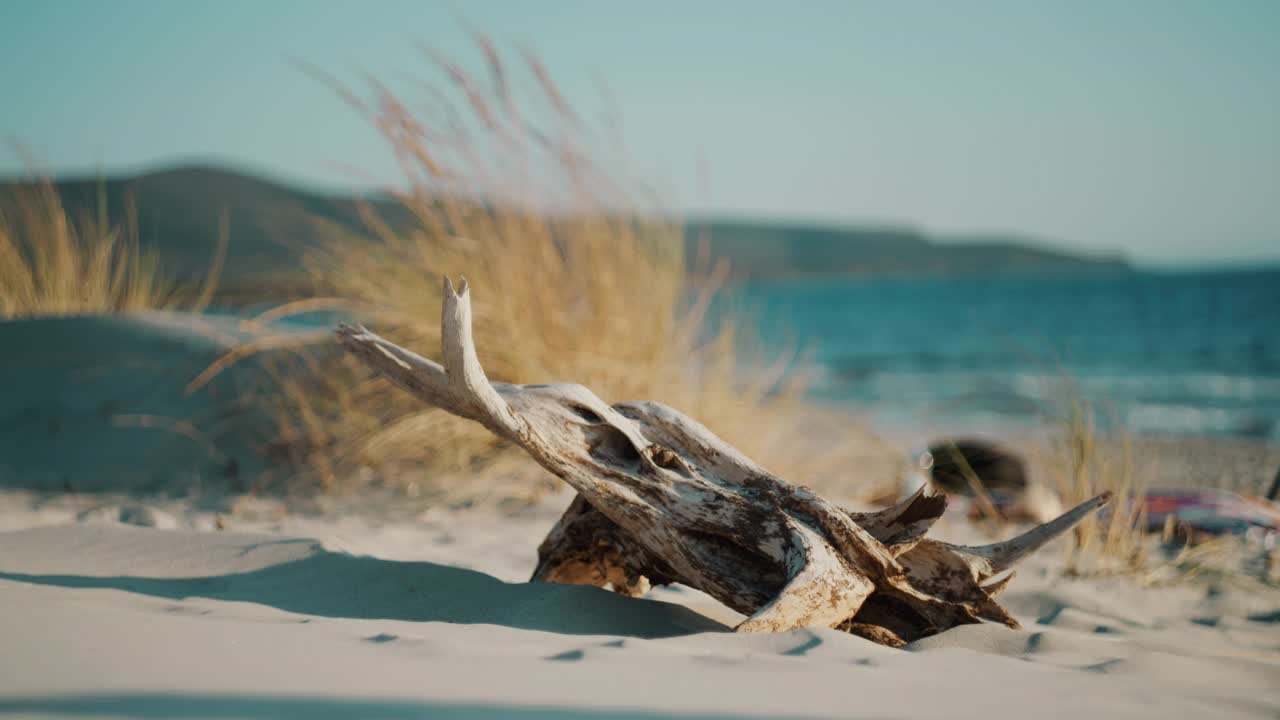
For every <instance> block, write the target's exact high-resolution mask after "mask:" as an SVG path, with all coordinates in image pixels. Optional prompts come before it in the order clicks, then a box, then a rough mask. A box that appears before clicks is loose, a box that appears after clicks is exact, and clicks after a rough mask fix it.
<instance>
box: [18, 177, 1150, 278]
mask: <svg viewBox="0 0 1280 720" xmlns="http://www.w3.org/2000/svg"><path fill="white" fill-rule="evenodd" d="M22 185H23V183H22V182H20V181H7V182H5V181H0V208H3V203H5V202H9V201H11V199H12V197H13V196H14V194H15V193H14V191H15V189H18V188H20V187H22ZM55 185H56V186H57V188H58V190H59V192H60V193H61V194H62V198H63V202H64V204H65V205H66V206H67V208H68V209H69V210H70V211H72V212H74V213H82V212H83V213H90V214H93V213H96V211H97V208H98V204H99V199H100V198H104V199H105V200H106V204H107V209H108V212H109V213H110V216H111V217H112V218H123V217H125V213H126V212H127V211H128V210H129V208H130V207H131V206H132V207H133V208H136V212H137V218H138V227H139V233H140V235H141V239H142V242H143V244H144V245H145V246H148V247H153V248H155V249H156V250H157V251H158V252H159V254H160V256H161V258H162V261H163V263H164V265H165V267H166V268H167V269H168V270H169V271H170V272H172V273H174V274H176V275H178V276H180V277H198V276H201V275H202V274H203V273H204V271H205V268H206V267H207V265H208V262H209V259H210V258H211V257H212V256H213V253H214V249H215V247H216V245H217V241H218V227H219V218H220V216H221V215H222V213H223V212H224V211H225V213H226V214H227V217H228V220H229V230H230V246H229V251H228V259H227V265H226V270H225V272H224V275H223V277H224V281H223V285H224V287H226V286H230V287H235V286H238V285H260V284H262V283H268V282H273V281H278V282H287V280H288V278H289V277H290V276H296V275H297V274H298V272H299V271H300V269H301V260H300V258H301V254H302V251H303V250H304V248H305V247H306V246H307V245H308V244H309V243H311V242H314V241H315V240H316V239H317V238H318V237H320V236H321V235H322V234H324V233H326V232H332V231H333V230H334V229H335V228H337V229H339V230H348V231H354V232H361V231H362V230H363V221H362V220H361V219H360V215H359V211H358V201H359V198H358V197H356V196H353V195H348V196H342V195H327V194H321V193H315V192H309V191H305V190H300V189H297V188H292V187H287V186H285V185H283V184H280V183H276V182H272V181H268V180H264V179H262V178H258V177H253V176H250V175H245V174H241V173H236V172H231V171H227V170H223V169H217V168H210V167H182V168H175V169H169V170H163V171H157V172H150V173H145V174H141V175H136V176H129V177H115V178H107V179H104V180H98V179H84V178H81V179H64V180H59V181H58V182H56V183H55ZM371 202H373V203H374V205H375V206H376V207H377V210H378V211H379V213H380V214H381V215H382V216H383V217H384V219H386V220H387V221H388V222H389V223H391V224H392V225H393V226H394V225H396V224H399V223H407V222H410V216H409V215H408V213H407V212H406V211H404V210H403V209H402V208H400V207H399V206H398V205H395V204H394V203H390V202H386V201H378V200H371ZM704 238H705V239H706V240H707V244H706V246H707V248H708V249H709V251H710V254H711V255H712V256H715V257H720V256H724V257H727V258H729V260H730V262H731V264H732V267H733V268H734V271H735V273H736V274H739V275H748V276H779V275H803V274H814V273H822V274H841V273H860V274H866V273H957V272H975V271H994V272H1024V271H1078V270H1116V269H1123V268H1126V267H1128V266H1127V264H1126V263H1125V262H1124V261H1123V260H1121V259H1119V258H1089V257H1084V256H1080V255H1073V254H1070V253H1067V252H1065V251H1057V250H1052V249H1048V248H1045V247H1040V246H1038V245H1037V244H1035V243H1033V242H1032V241H1029V240H1026V239H1024V238H997V237H990V238H982V237H974V238H965V239H963V240H959V241H953V242H944V241H939V240H937V239H935V238H930V237H926V236H924V235H923V234H921V233H919V232H916V231H914V230H910V229H902V228H865V227H864V228H858V227H844V228H834V227H832V228H822V227H807V226H804V225H801V224H791V223H776V222H753V221H745V220H724V219H712V220H707V221H696V222H692V223H690V227H689V230H688V240H689V242H688V243H687V248H688V255H689V257H690V258H691V259H692V258H694V257H695V256H696V254H697V253H698V247H699V241H700V240H701V239H704Z"/></svg>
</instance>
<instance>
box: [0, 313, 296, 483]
mask: <svg viewBox="0 0 1280 720" xmlns="http://www.w3.org/2000/svg"><path fill="white" fill-rule="evenodd" d="M281 329H282V330H288V329H289V328H288V327H282V328H281ZM250 337H251V335H250V333H249V332H248V331H246V329H245V328H243V327H242V326H241V323H240V320H239V319H238V318H235V317H231V316H219V315H193V314H190V313H169V312H147V313H132V314H125V315H104V316H89V317H54V318H36V319H28V320H13V321H8V322H0V348H4V352H0V486H7V487H24V488H32V489H39V490H56V491H73V492H85V491H89V492H100V491H105V490H114V491H118V492H123V491H141V492H148V493H176V494H189V493H192V492H199V491H204V490H228V489H231V490H234V489H240V488H243V487H247V486H248V484H249V483H250V482H251V481H252V479H253V477H255V475H256V474H257V473H259V472H260V471H261V470H262V469H263V468H262V461H261V459H260V455H259V453H258V452H256V451H257V449H258V443H260V442H261V438H263V437H266V435H265V434H264V433H263V432H262V425H261V423H262V422H264V419H263V418H262V417H260V416H258V415H257V412H256V410H255V408H253V407H252V406H246V403H244V402H243V399H244V391H245V390H246V388H248V387H249V385H248V384H249V383H252V382H254V381H255V380H256V379H260V378H261V376H259V375H254V374H253V373H254V371H255V369H256V368H255V365H254V362H253V361H246V362H244V363H243V364H241V365H239V366H236V367H234V368H233V369H232V370H230V371H228V372H226V373H224V374H222V375H220V376H219V377H218V378H217V379H216V381H215V382H213V383H211V384H210V385H208V386H206V387H204V388H201V389H200V390H199V391H198V392H193V393H187V392H186V387H187V385H188V383H190V382H191V380H192V379H193V378H195V377H196V376H197V375H198V374H199V373H200V372H201V370H203V369H204V368H206V367H208V366H209V364H210V363H212V362H213V361H214V360H215V359H217V358H218V357H220V356H222V355H223V354H224V353H226V351H227V350H228V349H230V348H231V347H232V346H233V345H235V344H236V343H238V342H241V341H244V340H246V339H249V338H250Z"/></svg>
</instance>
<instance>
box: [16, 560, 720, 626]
mask: <svg viewBox="0 0 1280 720" xmlns="http://www.w3.org/2000/svg"><path fill="white" fill-rule="evenodd" d="M284 542H307V543H310V549H309V552H306V553H304V555H303V557H297V556H296V555H295V556H294V557H293V558H291V559H289V560H286V561H283V562H279V563H276V564H273V565H269V566H267V567H264V568H261V569H258V570H254V571H251V572H243V573H231V574H225V575H214V576H208V577H183V578H163V577H160V578H156V577H136V576H122V575H117V576H105V577H95V576H92V575H71V574H64V575H39V574H26V573H14V572H0V580H11V581H15V582H23V583H32V584H38V585H47V586H53V587H64V588H107V589H114V590H123V591H126V592H133V593H141V594H144V595H152V596H155V597H162V598H168V599H172V600H181V599H184V598H209V599H212V600H225V601H232V602H247V603H257V604H260V605H268V606H271V607H274V608H277V609H279V610H283V611H285V612H290V613H297V614H299V615H311V616H317V617H331V618H352V619H369V620H372V619H378V620H405V621H412V622H450V623H462V624H491V625H503V626H506V627H511V628H518V629H523V630H541V631H546V632H556V633H565V634H573V635H623V636H628V637H638V638H661V637H673V636H680V635H690V634H693V633H698V632H724V631H728V630H729V628H727V627H726V626H724V625H722V624H720V623H718V622H716V621H714V620H711V619H709V618H707V617H705V616H703V615H700V614H698V613H696V612H694V611H693V610H690V609H689V608H686V607H683V606H680V605H675V604H672V603H665V602H658V601H654V600H637V599H633V598H627V597H623V596H621V595H617V594H615V593H612V592H609V591H606V590H601V589H599V588H593V587H585V586H577V585H553V584H546V583H505V582H502V581H501V580H498V579H497V578H494V577H492V576H489V575H485V574H484V573H480V572H476V571H474V570H466V569H463V568H457V567H451V566H448V565H438V564H436V563H430V562H399V561H392V560H381V559H378V558H371V557H357V556H352V555H347V554H345V553H337V552H330V551H327V550H325V549H323V548H322V547H320V545H319V544H318V543H314V542H312V541H296V540H295V541H284ZM263 544H269V543H261V544H258V545H250V546H248V549H247V550H246V552H248V550H252V549H253V548H255V547H260V546H261V545H263Z"/></svg>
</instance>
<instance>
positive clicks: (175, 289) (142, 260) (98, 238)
mask: <svg viewBox="0 0 1280 720" xmlns="http://www.w3.org/2000/svg"><path fill="white" fill-rule="evenodd" d="M105 207H106V203H105V201H102V202H100V208H99V211H98V213H97V214H96V215H90V214H88V213H86V214H84V215H79V216H76V215H72V214H71V213H70V212H68V211H67V210H66V208H65V207H64V206H63V204H62V200H61V198H60V197H59V196H58V192H57V189H56V188H55V187H54V185H53V183H52V182H51V181H49V180H48V179H43V178H41V179H36V180H33V181H31V182H28V183H24V184H22V185H21V186H18V185H15V186H13V189H12V190H11V191H9V192H7V193H6V197H5V198H4V202H2V203H0V319H9V318H25V317H40V316H51V315H52V316H57V315H87V314H104V313H118V312H131V311H140V310H156V309H168V308H174V307H183V308H186V309H189V310H201V309H203V308H205V307H206V306H207V305H208V304H209V302H210V300H211V299H212V297H213V292H214V288H215V287H216V285H217V280H218V274H219V271H220V269H221V264H222V258H223V257H224V254H225V249H226V245H225V237H226V233H225V231H224V232H223V238H224V241H223V243H222V244H221V245H220V247H219V251H218V254H217V256H216V257H215V258H214V261H213V263H212V265H211V267H210V271H209V273H208V275H207V276H206V278H205V280H204V281H203V283H202V284H200V285H199V286H198V287H196V288H189V287H183V286H181V285H179V284H178V283H176V282H174V281H173V280H171V279H169V278H168V277H166V276H165V274H164V273H163V272H162V269H161V267H160V263H159V261H158V260H157V258H156V256H155V254H154V253H152V252H149V251H145V250H143V249H142V248H141V246H140V243H139V240H138V227H137V218H136V217H135V216H134V215H133V214H132V213H129V214H128V215H127V216H126V217H125V218H123V219H118V220H113V219H111V218H108V217H107V213H106V209H105Z"/></svg>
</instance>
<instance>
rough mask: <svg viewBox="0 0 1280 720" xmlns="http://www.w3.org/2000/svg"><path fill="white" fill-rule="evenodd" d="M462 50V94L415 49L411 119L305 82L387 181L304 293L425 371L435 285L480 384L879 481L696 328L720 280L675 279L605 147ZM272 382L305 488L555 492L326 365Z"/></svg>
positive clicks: (678, 259) (555, 98)
mask: <svg viewBox="0 0 1280 720" xmlns="http://www.w3.org/2000/svg"><path fill="white" fill-rule="evenodd" d="M476 41H477V45H478V47H479V49H480V50H481V52H482V53H483V56H484V58H485V67H486V70H487V72H486V73H485V74H484V75H483V76H481V75H477V74H475V73H472V72H469V71H468V70H466V69H464V68H463V66H461V65H459V64H457V63H454V62H452V61H451V60H449V59H447V58H443V57H441V56H439V55H437V54H435V53H434V52H432V51H430V50H429V49H424V51H423V52H424V53H425V55H426V56H427V58H428V60H429V62H430V64H431V65H432V67H433V68H434V70H435V71H437V72H438V74H439V76H440V78H441V79H442V80H443V84H442V86H436V85H427V86H425V92H424V93H423V95H424V96H425V101H424V102H423V103H422V104H411V103H410V102H409V101H408V100H406V99H405V98H404V97H403V96H402V95H401V94H399V93H397V92H396V91H393V90H392V89H391V88H389V87H388V86H386V85H384V84H383V83H381V82H379V81H377V80H375V79H371V78H366V80H365V81H364V82H363V83H362V84H360V85H359V86H358V87H353V86H350V85H347V84H344V83H340V82H338V81H336V80H335V79H334V78H332V77H330V76H328V75H324V74H322V73H317V74H318V75H319V76H320V77H321V78H322V79H323V80H324V81H325V82H327V83H329V84H330V85H331V86H332V87H334V88H335V89H336V91H337V92H338V93H339V94H340V95H341V96H342V97H343V98H344V99H345V100H346V101H347V103H348V104H349V105H350V106H352V107H353V108H355V109H356V110H357V111H358V112H359V113H360V114H362V115H363V116H364V117H365V118H366V119H367V120H368V121H369V122H370V124H371V125H372V126H373V127H374V128H376V129H377V130H378V132H379V133H380V134H381V136H382V137H383V139H384V140H385V141H386V144H387V147H388V148H389V149H390V150H391V151H392V153H393V155H394V157H395V158H396V159H397V160H398V162H399V163H400V167H401V169H402V171H403V176H404V182H403V183H401V184H398V185H396V186H394V187H388V188H386V190H385V191H386V193H387V194H388V195H390V196H391V197H393V198H394V199H395V200H396V201H398V202H397V204H398V210H397V211H396V213H395V214H396V215H397V217H387V216H386V214H385V213H384V214H379V213H377V212H375V211H374V210H373V208H372V207H371V206H366V207H365V209H364V214H365V218H364V219H365V224H366V225H367V228H368V234H367V236H365V237H339V238H334V239H332V240H330V241H328V242H325V243H323V244H321V245H320V246H319V247H317V248H315V250H314V251H313V252H312V253H311V254H310V255H309V257H308V261H307V264H308V267H309V269H310V270H311V272H312V274H313V277H314V279H315V282H316V285H317V288H318V291H319V292H321V293H322V294H324V295H327V296H334V297H338V298H343V299H346V300H347V301H349V302H351V303H353V305H354V306H357V307H360V308H362V310H361V311H360V313H359V314H360V315H361V319H362V320H363V321H364V322H366V323H367V324H369V325H370V326H371V327H372V328H373V329H374V330H376V331H377V332H378V333H380V334H382V335H384V336H386V337H388V338H389V339H391V340H393V341H394V342H396V343H398V344H400V345H403V346H405V347H409V348H412V349H415V350H417V351H419V352H423V353H425V354H428V355H435V354H436V353H438V348H439V346H440V338H439V322H440V283H441V278H442V277H443V276H446V275H452V276H454V277H456V276H458V275H463V276H465V277H466V278H467V280H468V282H469V283H470V284H471V286H472V288H473V289H474V295H473V296H474V298H475V317H474V326H475V327H474V332H475V340H476V347H477V348H478V351H479V354H480V360H481V362H482V363H483V364H484V366H485V369H486V372H487V373H488V374H489V376H490V378H491V379H493V380H497V381H505V382H517V383H537V382H556V381H569V382H579V383H582V384H583V385H586V386H587V387H589V388H590V389H591V390H593V391H594V392H596V394H598V395H599V396H600V397H602V398H603V399H605V400H606V401H608V402H617V401H624V400H636V399H651V400H657V401H661V402H665V403H668V404H670V405H672V406H674V407H676V408H678V409H680V410H682V411H684V412H686V413H688V414H690V415H692V416H694V417H697V418H698V419H700V420H701V421H703V422H704V423H705V424H707V425H708V426H709V427H710V428H712V429H713V430H714V431H716V432H717V433H719V434H721V435H722V436H724V437H725V438H726V439H728V440H730V441H731V442H734V443H736V444H738V445H739V446H740V447H742V449H743V450H744V451H746V452H747V453H748V454H749V455H752V456H753V457H755V458H756V459H758V460H760V461H761V462H763V463H765V464H766V465H767V466H771V467H772V468H774V469H775V470H776V471H778V472H780V473H782V474H784V476H787V477H791V478H793V479H795V480H797V481H801V482H806V481H807V482H815V481H817V482H825V483H826V484H827V485H828V486H831V485H832V484H835V483H839V482H843V484H844V486H845V488H846V489H850V488H865V487H867V486H871V485H875V484H877V483H878V484H879V485H880V486H881V487H883V486H884V485H886V484H892V483H894V482H895V481H896V476H895V475H894V474H895V473H896V472H898V471H899V470H900V468H899V467H898V466H897V465H896V464H895V462H896V459H897V454H896V453H893V452H892V451H890V450H887V449H885V448H884V447H883V446H881V445H878V444H877V443H876V441H875V440H874V439H873V438H872V437H871V436H870V435H869V433H866V432H864V431H861V430H859V429H857V428H856V427H855V426H854V425H853V424H852V423H850V422H849V421H848V420H847V419H844V420H840V421H838V422H839V423H843V426H842V427H838V428H837V429H836V432H834V433H832V435H833V437H832V440H833V441H832V442H830V443H828V444H825V445H823V444H821V443H819V442H817V441H815V439H814V438H813V435H812V433H810V432H809V431H810V430H811V429H812V427H813V426H814V425H815V424H817V425H821V426H822V427H825V428H826V429H827V430H828V431H829V432H830V430H831V428H832V426H831V424H830V423H826V424H824V423H823V422H822V421H819V420H815V419H814V416H813V415H812V414H806V406H805V404H804V402H803V400H802V398H801V395H802V386H801V383H800V382H799V381H798V380H797V379H796V378H798V377H800V375H799V374H797V373H788V372H785V371H786V370H787V369H788V368H789V367H790V366H791V365H793V363H792V362H791V358H790V356H787V355H786V354H776V355H775V357H773V358H772V359H771V362H770V363H768V364H766V363H763V362H755V361H753V360H744V359H743V356H742V355H741V353H742V349H743V347H744V346H745V345H750V344H751V341H750V338H747V337H745V334H746V332H747V331H746V329H745V328H744V325H743V323H741V322H740V320H739V319H738V318H735V317H734V316H733V315H732V314H722V313H717V316H716V318H715V321H714V323H712V322H710V319H709V314H710V311H709V307H710V306H711V301H712V298H713V296H715V295H716V293H718V292H720V291H721V284H722V282H723V280H724V278H725V276H726V274H727V271H726V268H725V267H723V266H710V267H704V268H702V269H700V270H699V271H691V270H689V269H687V268H686V262H685V252H684V244H683V243H684V233H683V229H682V226H681V224H680V223H679V221H678V220H676V219H674V218H673V217H672V216H671V215H670V214H668V213H665V212H663V210H662V208H661V207H660V205H659V204H658V203H656V202H654V201H652V200H650V199H648V198H650V194H649V193H647V191H646V190H645V188H643V187H640V186H639V185H636V184H632V183H630V182H628V181H627V180H626V171H625V163H623V162H622V160H621V153H620V152H619V149H618V145H617V144H616V143H615V142H614V141H612V140H610V138H609V133H608V132H607V128H606V129H605V131H601V130H600V129H599V128H598V127H596V126H594V125H593V124H592V123H590V122H588V121H587V120H585V119H584V118H585V116H584V115H583V114H582V113H581V112H579V111H578V110H577V109H576V108H573V107H571V106H569V104H568V103H567V102H566V100H565V98H564V95H563V93H561V92H560V90H559V88H558V87H557V86H556V84H555V83H554V82H553V80H552V78H551V76H550V73H549V72H548V71H547V69H546V68H545V67H544V66H543V65H542V63H541V62H540V61H539V60H538V58H537V57H536V56H534V55H533V54H531V53H527V52H526V53H522V54H521V56H520V60H519V61H518V62H516V63H512V62H510V61H509V59H508V58H507V57H506V55H505V54H504V53H503V52H500V51H499V49H498V48H497V47H496V46H495V45H494V43H493V42H492V41H490V40H489V39H488V38H487V37H485V36H483V35H477V36H476ZM712 326H714V327H712ZM758 359H759V358H756V360H758ZM288 363H289V364H288V365H287V366H281V367H278V368H277V371H276V375H277V377H278V379H279V384H278V386H277V387H278V392H277V394H276V402H275V412H276V414H277V419H278V425H279V427H280V435H279V437H278V438H277V439H276V442H275V443H274V445H273V446H274V448H275V451H276V452H278V453H282V454H284V455H286V456H287V457H289V458H290V459H291V460H293V462H294V463H295V464H302V465H303V466H305V467H306V468H308V469H309V470H310V471H311V472H310V473H309V474H310V475H311V476H312V477H316V478H318V479H319V482H320V484H321V486H322V487H325V488H329V489H334V488H339V487H345V486H350V484H351V481H350V478H359V477H365V478H370V477H380V478H396V480H394V481H393V482H398V483H403V484H406V485H407V486H408V487H409V488H410V489H413V488H418V487H423V488H426V487H428V486H429V487H430V488H432V489H440V488H441V487H442V486H449V485H451V484H453V483H456V486H455V487H453V488H450V489H452V490H457V491H459V493H460V494H463V495H478V494H484V493H487V492H496V493H498V494H499V495H504V496H505V495H507V494H510V493H511V492H513V491H514V492H515V493H516V494H524V493H525V491H530V492H532V493H533V494H537V492H539V491H541V490H547V489H550V488H552V487H555V484H554V482H555V481H554V479H551V478H547V477H545V476H543V474H542V473H541V472H540V471H536V469H532V470H531V467H530V464H529V463H528V462H526V461H525V460H524V459H523V458H522V457H520V456H516V455H514V454H513V453H512V451H511V450H510V449H509V448H505V447H503V446H501V445H500V444H499V443H498V441H497V440H495V439H494V438H493V437H492V436H491V435H490V434H489V433H488V432H487V431H485V430H483V429H482V428H480V427H479V426H476V425H474V424H473V423H468V422H466V421H463V420H460V419H458V418H455V417H453V416H450V415H448V414H446V413H444V412H442V411H438V410H435V409H432V408H426V407H423V406H422V405H421V404H420V403H419V402H418V401H417V400H415V399H414V398H411V397H409V396H408V395H407V394H406V393H404V392H403V391H401V390H398V389H396V388H394V387H392V386H390V385H389V384H388V383H387V382H385V381H383V380H381V379H378V378H376V377H371V376H370V375H369V374H368V373H367V372H366V371H365V370H364V369H363V368H361V367H359V366H358V365H357V364H356V363H354V362H352V361H349V360H347V359H346V358H343V357H341V356H337V355H335V354H331V353H323V352H322V353H311V354H305V355H302V356H299V357H297V358H294V359H293V360H291V361H288ZM806 418H808V420H807V421H806ZM806 434H807V436H806ZM870 458H873V459H870ZM486 478H487V479H488V480H494V479H497V483H496V484H495V483H494V482H489V481H488V480H484V479H486ZM533 478H539V479H536V480H535V479H533ZM506 481H511V483H510V484H508V483H507V482H506Z"/></svg>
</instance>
